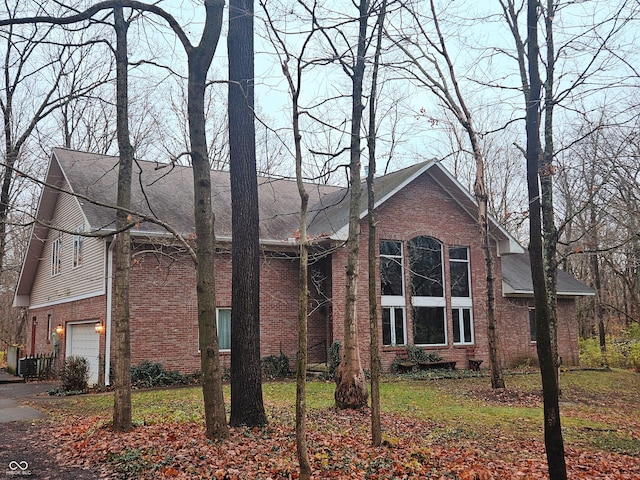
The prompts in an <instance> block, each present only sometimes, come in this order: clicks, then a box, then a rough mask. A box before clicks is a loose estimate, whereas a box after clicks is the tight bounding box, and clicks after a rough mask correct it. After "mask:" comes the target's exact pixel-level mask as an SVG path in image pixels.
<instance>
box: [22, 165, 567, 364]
mask: <svg viewBox="0 0 640 480" xmlns="http://www.w3.org/2000/svg"><path fill="white" fill-rule="evenodd" d="M377 221H378V238H379V239H388V240H399V241H402V242H403V243H404V244H405V246H406V242H407V241H408V240H410V239H411V238H414V237H416V236H430V237H433V238H436V239H437V240H439V241H440V242H441V243H442V244H443V256H444V270H445V277H444V278H445V282H446V284H445V289H444V291H445V295H446V303H447V308H446V318H447V331H448V344H447V345H446V346H434V347H429V348H428V351H437V352H438V353H439V354H440V355H441V356H442V357H443V358H445V359H446V360H450V361H456V362H458V366H459V367H460V368H466V367H467V360H468V358H469V357H474V358H479V359H483V360H485V361H486V360H487V356H488V345H487V341H486V329H487V319H486V308H485V295H486V279H485V273H484V272H485V269H484V256H483V252H482V250H481V248H480V245H479V242H478V235H479V234H478V227H477V225H476V222H475V219H474V218H473V217H471V216H470V215H469V214H468V213H467V212H465V211H464V210H463V209H462V208H461V207H460V206H459V204H458V203H456V202H454V201H451V198H450V197H449V195H448V194H447V193H446V192H445V191H443V190H442V188H441V187H440V186H439V185H438V184H437V183H436V182H435V181H433V180H432V179H431V177H430V176H429V175H427V174H423V175H422V176H421V177H420V178H419V179H417V180H416V181H414V182H413V183H412V184H410V185H409V186H408V187H406V188H404V189H403V190H402V191H400V192H398V193H397V194H396V195H395V196H394V197H392V198H391V199H389V200H388V201H387V202H385V204H383V205H382V206H381V207H380V208H379V209H378V212H377ZM361 225H362V237H361V243H360V270H359V287H358V304H357V318H358V330H359V338H360V351H361V359H362V363H363V367H364V368H369V319H368V301H367V275H368V269H367V242H368V226H367V220H366V219H364V220H363V221H362V222H361ZM452 245H455V246H468V247H469V253H470V269H471V285H472V295H473V297H472V303H473V307H472V308H473V321H474V331H475V345H473V346H472V347H471V348H469V347H468V346H466V345H453V338H452V333H451V332H452V322H451V318H452V317H451V299H450V294H449V283H448V279H449V278H450V275H449V258H448V247H449V246H452ZM493 251H494V252H495V245H493ZM406 259H407V258H406V251H405V261H406ZM495 260H496V278H501V275H500V263H499V261H498V259H497V258H496V259H495ZM345 265H346V249H345V248H344V247H337V248H336V249H335V251H334V252H333V253H332V254H331V255H329V256H326V257H324V258H320V259H317V260H316V261H314V262H313V264H312V265H311V266H310V269H309V276H310V283H309V288H310V301H309V311H310V316H309V340H308V341H309V347H310V348H311V351H310V358H309V360H310V361H311V362H321V361H324V360H326V348H327V347H328V346H329V345H330V343H331V342H332V340H333V339H337V340H340V341H342V340H343V338H344V335H343V312H344V302H345V298H344V297H345V294H344V292H345V278H346V276H345ZM376 276H377V278H379V272H376ZM297 279H298V261H297V260H296V259H295V258H294V257H292V256H287V255H284V254H274V253H269V252H265V254H264V255H263V257H262V261H261V286H262V287H261V292H260V305H261V356H262V357H264V356H267V355H278V354H279V353H280V351H281V350H282V351H283V352H284V353H285V354H286V355H287V356H288V357H289V359H290V364H291V365H292V367H293V365H294V362H295V358H296V352H297V311H298V306H297V298H298V295H297V290H298V287H297V283H298V282H297ZM408 285H409V277H408V273H407V274H406V277H405V290H406V291H407V293H406V299H405V300H406V301H405V304H406V306H407V309H406V316H407V321H406V334H407V337H408V339H407V340H408V343H409V344H413V328H412V322H411V309H410V308H409V307H410V305H411V297H410V294H409V293H408V291H409V288H408V287H407V286H408ZM496 287H497V291H496V297H497V311H498V317H499V335H500V347H501V349H502V354H503V359H504V361H505V362H507V361H508V360H509V359H510V358H512V357H514V356H519V355H533V356H535V344H532V343H531V342H530V339H529V337H528V332H529V323H528V322H529V320H528V309H529V305H531V304H532V300H531V299H509V298H503V297H502V292H501V283H500V281H498V282H497V285H496ZM379 288H380V287H379V282H378V290H379ZM379 295H380V293H379V291H378V301H379V300H380V296H379ZM216 301H217V305H218V306H219V307H230V306H231V255H230V253H228V252H222V253H219V254H218V255H217V257H216ZM130 305H131V349H132V363H133V364H137V363H139V362H141V361H142V360H151V361H154V362H160V363H162V364H163V365H164V366H165V368H167V369H170V370H180V371H182V372H193V371H196V370H199V369H200V355H199V352H198V325H197V299H196V288H195V270H194V266H193V263H192V261H191V260H190V258H189V257H188V256H187V255H185V254H184V253H180V252H177V251H175V250H171V249H169V250H166V249H165V250H164V251H152V250H148V251H143V250H142V249H140V248H138V250H137V251H136V253H135V255H134V257H133V267H132V271H131V299H130ZM105 308H106V298H105V296H104V295H103V296H100V297H95V298H93V299H88V300H83V301H78V302H73V303H69V304H61V305H56V306H53V307H50V308H43V309H38V310H31V311H30V313H29V321H30V320H31V317H32V316H36V318H37V322H38V324H37V327H36V333H37V338H36V347H37V348H36V351H37V353H43V352H49V351H50V350H51V348H52V347H51V345H50V344H48V343H47V340H46V321H47V315H48V314H51V315H52V323H53V326H54V328H55V325H57V324H58V323H63V324H64V323H66V322H68V321H83V320H96V321H102V322H104V321H105V320H106V318H105V312H104V310H105ZM574 308H575V302H574V301H573V300H561V301H559V318H560V330H559V339H560V343H561V352H560V354H561V355H562V356H563V359H564V361H565V363H576V362H577V355H578V354H577V330H576V329H577V326H576V322H575V311H574ZM379 315H380V313H379ZM43 324H44V325H45V326H44V327H41V325H43ZM29 332H30V331H29ZM378 336H379V338H380V339H382V327H381V325H379V327H378ZM28 338H29V340H30V338H31V336H30V333H29V334H28ZM112 342H115V339H114V338H112ZM113 346H114V345H112V349H113ZM61 349H62V351H61V353H64V341H62V342H61ZM28 351H30V349H29V348H28ZM112 351H113V350H112ZM397 351H398V348H393V347H384V348H382V351H381V359H382V362H383V367H384V368H385V369H388V367H389V365H390V364H391V362H392V361H393V359H394V358H395V355H396V352H397ZM101 353H102V354H104V335H102V337H101ZM221 355H222V363H223V365H226V366H228V365H229V353H228V352H222V354H221ZM484 366H486V363H485V364H484Z"/></svg>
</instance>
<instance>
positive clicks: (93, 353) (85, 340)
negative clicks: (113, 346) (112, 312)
mask: <svg viewBox="0 0 640 480" xmlns="http://www.w3.org/2000/svg"><path fill="white" fill-rule="evenodd" d="M68 332H69V337H68V338H69V344H68V346H67V357H71V356H74V357H84V358H86V359H87V364H88V365H89V385H93V384H95V383H98V368H99V365H100V364H99V361H98V355H99V351H100V334H99V333H98V332H96V328H95V323H80V324H76V325H69V328H68Z"/></svg>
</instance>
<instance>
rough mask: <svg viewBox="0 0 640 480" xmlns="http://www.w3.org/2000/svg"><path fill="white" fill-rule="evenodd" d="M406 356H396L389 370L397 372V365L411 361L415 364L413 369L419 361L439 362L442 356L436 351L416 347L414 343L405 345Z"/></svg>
mask: <svg viewBox="0 0 640 480" xmlns="http://www.w3.org/2000/svg"><path fill="white" fill-rule="evenodd" d="M406 350H407V358H403V357H400V356H396V358H394V359H393V362H391V371H392V372H395V373H398V371H399V369H398V365H399V364H401V363H413V364H415V365H416V367H415V369H417V365H418V364H419V363H429V362H441V361H442V357H441V356H440V354H438V352H425V351H424V350H423V349H422V348H421V347H416V346H415V345H407V346H406Z"/></svg>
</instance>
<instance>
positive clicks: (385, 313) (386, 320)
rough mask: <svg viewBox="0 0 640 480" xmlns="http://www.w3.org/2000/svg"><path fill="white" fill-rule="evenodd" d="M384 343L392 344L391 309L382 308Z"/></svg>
mask: <svg viewBox="0 0 640 480" xmlns="http://www.w3.org/2000/svg"><path fill="white" fill-rule="evenodd" d="M382 344H383V345H391V309H390V308H383V309H382Z"/></svg>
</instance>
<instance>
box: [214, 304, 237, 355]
mask: <svg viewBox="0 0 640 480" xmlns="http://www.w3.org/2000/svg"><path fill="white" fill-rule="evenodd" d="M220 310H229V312H231V307H216V329H217V333H218V342H220ZM231 321H233V319H232V320H231ZM229 345H231V342H229ZM220 351H221V352H230V351H231V347H229V348H221V349H220Z"/></svg>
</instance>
